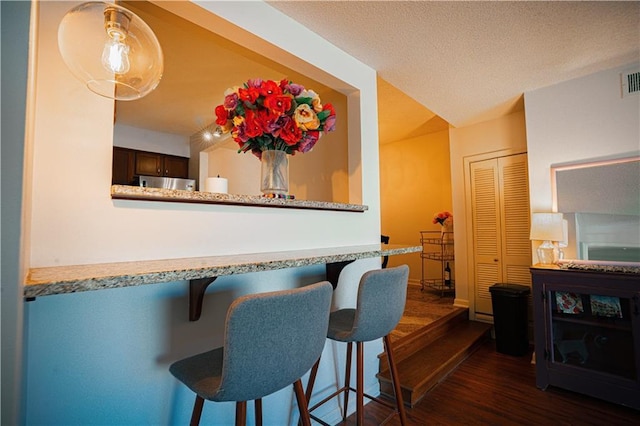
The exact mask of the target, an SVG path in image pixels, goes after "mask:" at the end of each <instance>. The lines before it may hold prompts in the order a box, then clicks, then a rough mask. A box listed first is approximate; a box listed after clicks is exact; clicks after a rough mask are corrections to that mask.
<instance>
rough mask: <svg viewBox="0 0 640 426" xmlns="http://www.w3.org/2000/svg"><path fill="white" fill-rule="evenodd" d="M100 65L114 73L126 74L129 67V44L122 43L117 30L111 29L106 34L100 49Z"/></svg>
mask: <svg viewBox="0 0 640 426" xmlns="http://www.w3.org/2000/svg"><path fill="white" fill-rule="evenodd" d="M102 65H103V66H104V67H105V68H106V69H107V71H111V72H113V73H114V74H126V73H127V72H129V69H131V64H130V63H129V46H127V44H126V43H124V40H123V39H122V38H121V37H120V33H119V32H116V31H113V32H112V34H108V35H107V42H106V43H105V44H104V50H103V51H102Z"/></svg>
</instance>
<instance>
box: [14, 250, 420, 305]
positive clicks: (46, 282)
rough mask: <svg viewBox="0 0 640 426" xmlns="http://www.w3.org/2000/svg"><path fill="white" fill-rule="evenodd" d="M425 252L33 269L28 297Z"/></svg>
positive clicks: (298, 253) (294, 253) (297, 253)
mask: <svg viewBox="0 0 640 426" xmlns="http://www.w3.org/2000/svg"><path fill="white" fill-rule="evenodd" d="M420 251H422V246H402V245H392V244H390V245H386V244H372V245H363V246H346V247H329V248H318V249H303V250H291V251H281V252H265V253H249V254H235V255H220V256H208V257H191V258H182V259H164V260H143V261H133V262H116V263H101V264H90V265H70V266H52V267H43V268H32V269H30V270H29V273H28V275H27V279H26V282H25V285H24V297H26V298H32V297H37V296H48V295H53V294H64V293H75V292H81V291H91V290H102V289H108V288H118V287H130V286H138V285H144V284H154V283H161V282H170V281H183V280H192V279H198V278H211V277H217V276H223V275H234V274H245V273H249V272H259V271H269V270H273V269H284V268H295V267H301V266H308V265H317V264H326V263H335V262H343V261H351V260H358V259H365V258H371V257H381V256H391V255H398V254H408V253H415V252H420Z"/></svg>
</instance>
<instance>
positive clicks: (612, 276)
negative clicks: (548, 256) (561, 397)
mask: <svg viewBox="0 0 640 426" xmlns="http://www.w3.org/2000/svg"><path fill="white" fill-rule="evenodd" d="M531 275H532V281H533V292H532V294H533V308H534V331H535V356H536V385H537V386H538V387H539V388H541V389H546V388H547V386H549V385H551V386H557V387H561V388H565V389H569V390H571V391H574V392H580V393H584V394H587V395H590V396H593V397H596V398H601V399H604V400H607V401H610V402H614V403H618V404H621V405H626V406H629V407H633V408H635V409H636V410H640V274H637V273H617V272H603V271H594V270H581V269H559V268H556V269H550V268H535V267H534V268H532V269H531Z"/></svg>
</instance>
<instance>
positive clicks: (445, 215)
mask: <svg viewBox="0 0 640 426" xmlns="http://www.w3.org/2000/svg"><path fill="white" fill-rule="evenodd" d="M432 223H433V224H434V225H435V224H436V223H439V224H440V225H442V226H445V225H447V226H450V225H453V215H452V214H451V213H450V212H448V211H443V212H440V213H436V214H435V215H434V216H433V221H432Z"/></svg>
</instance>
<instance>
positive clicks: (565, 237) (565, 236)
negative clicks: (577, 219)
mask: <svg viewBox="0 0 640 426" xmlns="http://www.w3.org/2000/svg"><path fill="white" fill-rule="evenodd" d="M568 245H569V222H567V219H562V239H561V240H560V241H558V247H567V246H568Z"/></svg>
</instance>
